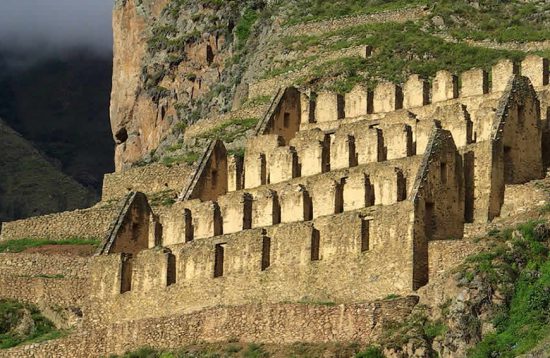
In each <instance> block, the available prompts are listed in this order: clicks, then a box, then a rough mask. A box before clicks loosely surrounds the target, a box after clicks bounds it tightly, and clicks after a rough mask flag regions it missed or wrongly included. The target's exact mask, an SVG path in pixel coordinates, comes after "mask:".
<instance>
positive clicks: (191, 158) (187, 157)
mask: <svg viewBox="0 0 550 358" xmlns="http://www.w3.org/2000/svg"><path fill="white" fill-rule="evenodd" d="M199 158H200V153H198V152H194V151H189V152H185V153H184V154H181V155H174V156H165V157H163V158H162V159H161V161H160V162H161V163H162V164H164V165H166V166H168V167H170V166H172V165H177V164H182V163H185V164H188V165H192V164H194V163H195V162H196V161H197V160H199Z"/></svg>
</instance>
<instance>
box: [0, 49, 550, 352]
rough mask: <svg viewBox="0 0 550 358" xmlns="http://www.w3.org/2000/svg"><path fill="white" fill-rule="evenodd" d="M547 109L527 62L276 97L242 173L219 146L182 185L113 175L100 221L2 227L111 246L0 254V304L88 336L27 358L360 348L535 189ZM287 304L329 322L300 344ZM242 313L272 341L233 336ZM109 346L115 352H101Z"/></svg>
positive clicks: (53, 220) (241, 163)
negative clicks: (81, 254) (523, 188)
mask: <svg viewBox="0 0 550 358" xmlns="http://www.w3.org/2000/svg"><path fill="white" fill-rule="evenodd" d="M459 80H460V81H459ZM459 83H460V87H459ZM253 95H254V94H252V96H253ZM549 106H550V87H549V86H548V62H547V61H546V60H545V59H542V58H540V57H536V56H529V57H527V58H526V59H525V60H524V61H523V63H521V64H515V63H512V62H510V61H508V60H504V61H501V62H500V63H498V64H497V65H496V66H494V68H493V69H492V71H491V76H490V77H489V76H488V73H487V72H485V71H483V70H481V69H472V70H470V71H467V72H465V73H462V74H459V75H457V74H452V73H449V72H447V71H440V72H438V73H437V75H436V76H435V78H433V79H431V80H430V79H425V78H421V77H419V76H418V75H413V76H411V77H410V78H409V79H408V80H407V81H406V82H405V83H404V84H403V85H397V84H392V83H380V84H379V85H378V86H377V87H376V88H375V89H374V91H373V92H370V91H369V90H368V89H367V88H365V87H362V86H357V87H356V88H355V89H353V90H352V91H351V92H350V93H348V94H346V95H345V96H343V95H341V94H337V93H329V92H323V93H313V92H312V91H311V90H309V89H304V88H294V87H289V88H286V89H280V90H279V91H278V92H277V93H276V94H275V96H274V98H273V101H272V104H271V106H270V107H269V109H268V110H267V112H266V114H265V116H264V118H263V119H262V120H261V121H260V122H259V123H258V126H257V127H256V135H255V136H253V137H250V138H249V139H248V141H247V144H246V151H245V155H244V158H241V157H239V156H235V155H230V154H229V153H228V151H227V150H226V148H225V145H224V143H223V142H221V141H212V143H211V144H210V145H209V146H208V148H207V149H206V150H205V152H204V153H203V154H202V156H201V157H200V159H199V161H198V163H197V164H196V165H195V166H194V167H192V168H191V167H188V166H175V167H173V168H160V167H158V166H149V167H145V168H135V169H132V170H129V171H126V172H122V173H117V174H111V175H108V176H106V179H105V183H104V203H103V204H101V205H100V206H98V207H96V208H92V209H88V210H87V211H76V212H70V213H61V214H57V215H52V216H46V217H39V218H31V219H28V220H24V221H21V222H14V223H4V224H3V226H2V232H1V240H12V239H17V238H24V237H37V236H39V235H40V234H41V233H42V234H44V235H47V236H52V237H63V236H67V235H76V236H81V237H97V236H101V237H102V238H104V241H103V244H102V245H101V247H100V248H99V249H98V252H97V255H96V256H94V257H91V258H83V259H74V260H69V259H67V260H65V259H64V260H60V261H55V260H54V261H52V260H49V259H48V258H46V257H43V256H40V255H38V256H37V255H26V254H19V255H9V254H4V255H0V268H2V271H3V273H4V275H3V277H2V279H1V280H0V297H7V298H19V299H22V300H25V301H31V302H35V303H39V304H45V303H46V304H52V305H53V304H60V305H77V306H78V307H80V308H81V309H82V312H83V315H82V323H81V324H82V327H83V329H84V330H83V331H82V332H85V334H84V333H82V332H79V333H75V334H73V335H71V336H69V337H67V338H64V339H61V340H58V341H52V342H48V343H45V344H42V345H40V346H39V347H37V348H36V352H38V353H37V354H38V356H52V354H53V355H55V354H77V355H86V354H88V355H93V354H107V353H113V352H115V353H117V352H122V351H124V350H126V349H130V348H136V347H140V346H143V345H147V344H149V345H161V346H164V347H170V346H172V345H171V343H170V342H173V341H174V340H178V342H191V341H193V340H206V341H216V340H223V339H230V338H231V339H232V338H238V339H243V340H248V339H250V340H260V341H262V340H263V341H266V342H267V341H269V339H267V337H268V336H270V337H273V336H279V337H282V338H281V342H285V343H289V342H292V339H291V338H290V337H293V335H296V337H302V336H303V337H302V338H298V339H305V340H306V341H311V342H325V341H329V340H338V339H342V340H356V341H360V342H368V341H370V340H371V339H373V338H374V337H375V336H376V334H377V333H376V332H375V331H376V329H374V328H373V329H372V330H368V331H364V327H367V326H369V327H370V325H371V324H374V323H372V322H374V321H376V320H378V318H376V317H380V315H379V314H378V315H377V314H375V313H372V312H379V313H380V314H386V315H387V317H394V318H395V317H398V315H399V314H400V313H402V311H403V310H407V309H408V310H409V311H410V309H411V308H410V307H411V303H410V302H409V301H410V299H411V298H406V299H403V300H397V301H395V302H394V303H393V304H392V303H387V302H386V303H383V304H382V303H380V302H378V301H376V300H378V299H381V298H384V297H386V296H388V295H391V294H399V295H403V296H407V295H409V294H411V293H414V291H416V290H417V289H419V288H421V287H422V286H424V285H426V284H427V283H428V282H429V281H430V277H431V276H432V275H434V274H436V273H437V271H438V265H440V264H441V262H442V261H444V260H443V257H444V256H443V254H441V252H443V251H453V250H456V247H457V246H456V243H457V242H458V240H460V239H461V238H462V237H463V234H464V225H465V223H474V222H487V221H490V220H492V219H493V218H495V217H497V216H499V215H500V214H501V210H502V206H503V204H504V202H505V192H506V190H507V187H510V186H513V185H516V184H521V183H526V182H528V181H531V180H534V179H539V178H541V177H543V172H544V170H543V168H544V165H545V163H548V162H549V161H550V158H549V155H550V152H549V150H548V148H549V147H550V144H549V143H550V132H549V127H548V107H549ZM167 190H171V191H177V192H178V193H179V197H178V199H177V200H176V202H175V203H173V205H165V206H163V205H152V203H151V200H150V198H151V197H152V196H154V195H155V193H158V192H163V191H167ZM116 200H119V203H118V204H115V202H116ZM107 203H110V205H107ZM102 205H103V206H102ZM59 223H63V224H59ZM457 255H458V254H457ZM19 268H20V269H19ZM42 272H44V273H48V274H59V275H63V277H65V276H66V280H65V281H62V283H63V284H58V283H55V284H51V283H50V282H48V284H45V283H44V282H43V281H44V280H45V279H44V277H35V276H36V275H40V273H42ZM19 274H24V275H25V277H18V275H19ZM33 292H40V295H33V294H32V293H33ZM283 302H287V305H289V304H288V302H311V303H314V302H334V303H336V304H339V305H340V306H336V307H334V308H318V310H320V311H323V312H320V313H319V316H316V317H317V318H314V319H315V320H318V321H319V322H318V323H319V324H321V322H320V321H322V322H324V323H323V324H326V325H327V327H328V326H330V327H331V329H330V330H328V331H326V330H321V331H316V330H315V329H314V328H312V327H316V326H315V324H313V325H305V324H300V325H298V326H299V327H300V330H301V329H302V328H303V327H307V329H305V330H303V331H301V333H300V334H297V333H296V332H295V330H296V327H297V326H294V325H293V324H291V321H292V322H305V321H304V320H306V319H307V317H308V316H309V315H311V312H306V311H307V309H305V308H302V307H299V306H292V305H290V306H288V307H287V308H288V310H284V311H278V309H279V308H277V307H282V306H278V305H279V304H281V303H283ZM363 302H373V303H369V304H363ZM414 304H415V303H412V305H414ZM254 305H257V306H254ZM283 312H284V313H285V314H290V313H289V312H293V315H292V319H288V320H286V319H284V315H283ZM360 312H363V313H365V315H364V318H363V321H357V319H358V318H357V317H358V316H356V314H359V313H360ZM369 312H371V313H372V314H371V313H369ZM382 312H383V313H382ZM244 313H246V314H247V315H248V316H246V317H249V319H253V320H254V324H256V323H258V322H263V323H261V324H262V325H265V327H269V329H267V328H266V330H265V331H264V330H263V329H260V330H256V331H254V332H252V331H250V330H248V329H246V328H245V327H249V328H250V326H251V321H249V322H242V324H238V325H237V326H231V327H229V325H230V324H231V322H241V321H240V320H241V319H242V317H245V316H243V314H244ZM361 314H362V313H361ZM219 315H221V316H223V317H224V318H223V319H221V320H218V319H217V317H218V316H219ZM281 315H282V316H281ZM314 316H315V315H314ZM214 317H216V318H214ZM281 317H283V318H281ZM337 317H340V318H337ZM233 319H235V320H234V321H233ZM338 320H340V322H341V321H346V322H348V324H347V325H342V324H339V323H336V322H337V321H338ZM373 320H374V321H373ZM367 321H368V322H367ZM311 322H313V321H311ZM315 322H317V321H315ZM258 324H260V323H258ZM138 327H139V328H138ZM159 327H160V328H159ZM181 327H188V328H187V329H183V328H181ZM224 327H225V328H224ZM350 327H351V328H350ZM359 327H363V328H359ZM372 327H374V326H372ZM180 328H181V329H180ZM159 329H166V336H164V335H162V337H161V336H158V332H159ZM226 329H230V330H231V332H232V335H230V334H229V333H228V331H227V330H226ZM132 330H134V331H132ZM132 332H133V333H132ZM258 332H261V333H258ZM262 332H263V333H262ZM266 332H269V334H268V333H266ZM264 333H265V334H264ZM111 334H117V335H119V336H120V340H119V341H118V343H116V344H115V343H113V342H109V341H108V340H107V341H106V340H105V338H102V337H104V336H102V335H111ZM306 336H307V337H306ZM167 337H169V338H167ZM75 341H79V342H83V343H82V347H81V349H80V350H79V349H78V348H74V346H73V345H72V343H71V342H75ZM71 347H73V348H71ZM97 347H102V348H101V349H99V348H97ZM71 349H77V351H71ZM98 349H99V350H98ZM29 352H30V351H29V350H28V349H26V348H17V349H13V350H11V351H10V354H11V355H10V356H12V357H19V356H26V354H27V353H29ZM75 352H78V353H75ZM0 355H1V354H0Z"/></svg>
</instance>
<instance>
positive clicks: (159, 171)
mask: <svg viewBox="0 0 550 358" xmlns="http://www.w3.org/2000/svg"><path fill="white" fill-rule="evenodd" d="M194 170H195V168H193V167H192V166H189V165H186V164H179V165H174V166H172V167H168V166H165V165H162V164H150V165H147V166H144V167H134V168H131V169H128V170H125V171H122V172H117V173H112V174H106V175H105V177H104V179H103V194H102V200H103V201H110V200H113V199H120V198H122V197H124V196H126V195H127V194H128V193H129V192H131V191H140V192H143V193H145V194H153V193H158V192H163V191H168V190H171V191H174V192H176V193H179V192H180V191H181V190H183V188H184V187H185V186H186V184H188V181H189V177H190V176H191V175H192V173H193V171H194Z"/></svg>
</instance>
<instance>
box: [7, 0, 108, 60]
mask: <svg viewBox="0 0 550 358" xmlns="http://www.w3.org/2000/svg"><path fill="white" fill-rule="evenodd" d="M112 7H113V0H0V52H2V54H3V56H4V60H6V61H7V62H8V64H10V65H13V66H25V65H26V64H27V63H29V62H34V61H36V60H41V59H44V58H48V57H63V56H65V55H67V54H68V53H71V52H74V51H75V50H78V51H82V50H85V51H90V52H92V53H93V54H95V55H99V56H111V53H112V28H111V12H112Z"/></svg>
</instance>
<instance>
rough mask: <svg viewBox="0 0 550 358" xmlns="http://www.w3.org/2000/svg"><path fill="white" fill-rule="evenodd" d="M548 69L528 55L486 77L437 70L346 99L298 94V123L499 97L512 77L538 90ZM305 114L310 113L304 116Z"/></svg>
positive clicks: (360, 87)
mask: <svg viewBox="0 0 550 358" xmlns="http://www.w3.org/2000/svg"><path fill="white" fill-rule="evenodd" d="M548 66H549V64H548V60H547V59H545V58H542V57H540V56H536V55H529V56H527V57H526V58H525V59H524V60H523V61H522V62H521V64H520V63H514V62H512V61H511V60H508V59H503V60H501V61H499V62H498V63H497V64H495V65H494V66H493V67H492V70H491V75H490V76H489V73H488V72H486V71H485V70H482V69H479V68H473V69H470V70H468V71H465V72H463V73H461V74H460V76H457V75H454V74H452V73H450V72H448V71H446V70H441V71H438V72H437V73H436V75H435V77H434V78H432V79H431V81H428V80H426V79H424V78H422V77H420V76H419V75H417V74H413V75H411V76H409V77H408V79H407V81H405V83H403V84H395V83H391V82H381V83H379V84H378V85H377V86H376V88H374V89H367V88H366V87H365V86H363V85H357V86H356V87H355V88H354V89H353V90H352V91H351V92H349V93H347V94H346V95H342V94H338V93H335V92H328V91H320V92H318V93H313V95H311V96H310V95H307V94H306V93H305V92H304V91H302V96H303V100H302V110H303V115H302V119H301V123H302V125H303V124H306V123H311V124H314V123H323V122H329V121H336V120H340V119H343V118H353V117H357V116H363V115H368V114H383V113H388V112H393V111H397V110H400V109H413V108H419V107H423V106H428V105H434V104H437V103H441V102H445V101H449V100H454V99H461V98H469V97H478V96H484V95H489V94H492V93H500V92H503V91H504V90H505V89H506V85H507V84H508V81H509V79H510V78H512V77H513V76H514V75H516V74H518V75H519V74H523V75H524V76H526V77H528V78H529V79H530V81H531V82H532V84H533V86H534V87H535V88H537V89H538V88H541V87H544V86H547V85H548V84H549V67H548ZM459 84H460V87H459ZM309 102H316V103H317V106H315V108H314V109H312V108H309V109H305V111H304V108H305V107H307V106H308V103H309ZM308 110H309V111H313V112H314V113H308ZM312 119H313V121H312Z"/></svg>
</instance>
